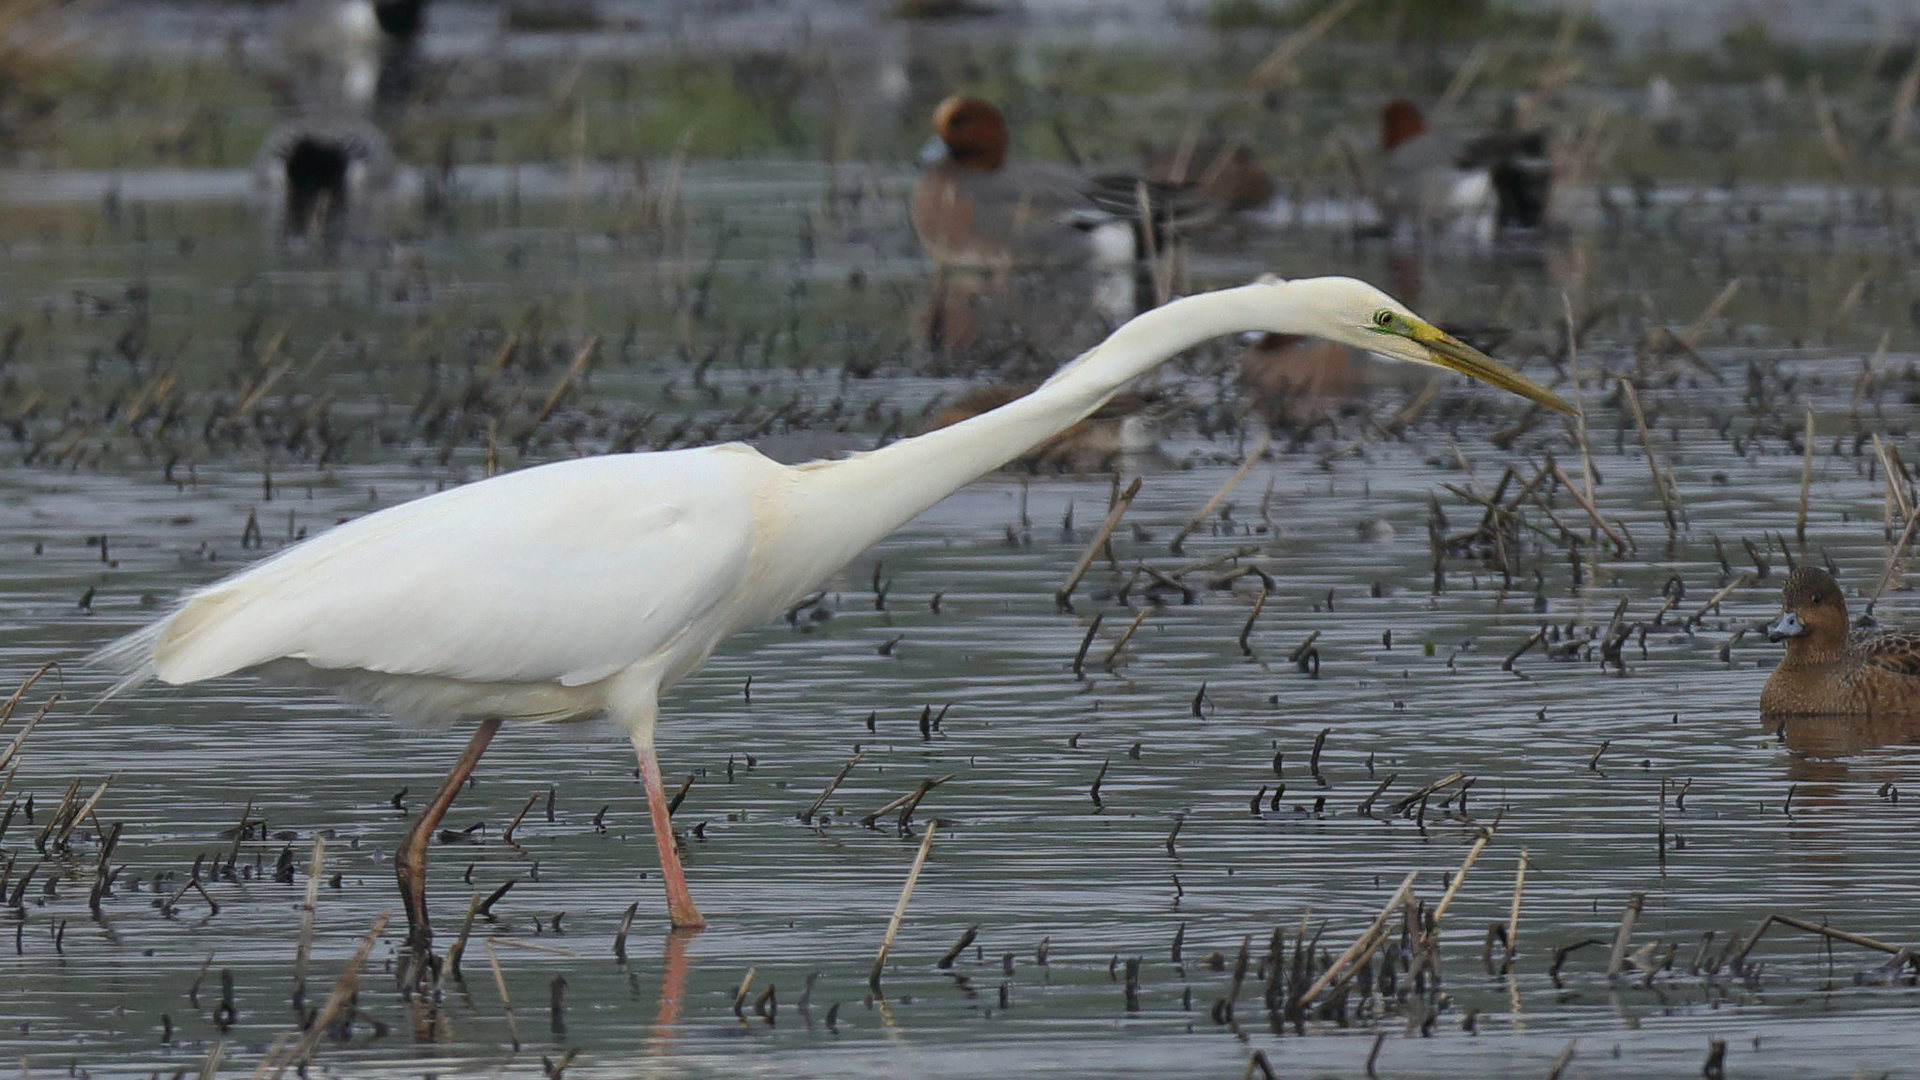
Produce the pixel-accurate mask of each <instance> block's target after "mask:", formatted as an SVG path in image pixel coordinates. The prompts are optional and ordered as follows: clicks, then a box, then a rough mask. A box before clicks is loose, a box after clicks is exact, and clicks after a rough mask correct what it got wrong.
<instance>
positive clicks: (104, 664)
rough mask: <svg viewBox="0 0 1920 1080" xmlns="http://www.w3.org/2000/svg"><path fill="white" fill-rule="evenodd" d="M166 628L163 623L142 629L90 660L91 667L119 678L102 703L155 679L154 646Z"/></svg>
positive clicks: (116, 642)
mask: <svg viewBox="0 0 1920 1080" xmlns="http://www.w3.org/2000/svg"><path fill="white" fill-rule="evenodd" d="M162 625H163V623H162V622H155V623H153V624H151V625H149V626H145V627H142V628H141V629H139V630H135V631H134V632H133V633H131V634H128V635H127V636H126V637H123V638H121V639H119V640H118V641H115V642H114V643H112V644H111V645H108V646H107V647H105V648H103V649H101V650H100V651H98V652H96V653H93V654H92V655H90V656H88V657H87V659H86V666H87V667H90V668H102V669H105V670H107V671H111V672H113V673H115V674H116V675H118V676H119V678H117V679H115V680H114V683H113V685H112V686H110V687H108V688H107V692H106V693H104V694H102V695H100V700H101V701H107V700H108V699H110V698H113V697H116V696H118V695H119V694H122V693H124V692H126V691H128V690H131V689H133V688H134V687H136V686H139V685H140V684H141V683H144V682H147V681H148V680H150V679H152V678H154V676H155V674H156V672H155V671H154V668H153V647H154V643H155V642H157V641H158V640H159V638H160V627H161V626H162Z"/></svg>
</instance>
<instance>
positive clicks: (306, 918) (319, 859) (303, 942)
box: [293, 835, 327, 1011]
mask: <svg viewBox="0 0 1920 1080" xmlns="http://www.w3.org/2000/svg"><path fill="white" fill-rule="evenodd" d="M326 857H327V840H326V837H324V836H318V835H316V836H315V837H314V838H313V861H312V862H310V863H308V864H307V896H306V899H304V900H302V901H301V902H300V941H299V943H298V944H297V945H295V946H294V950H293V1004H294V1007H295V1008H298V1009H301V1010H302V1011H305V1004H306V998H307V959H308V957H310V956H311V955H312V954H313V916H314V912H315V910H316V909H317V908H318V907H319V904H320V873H321V870H322V869H323V868H324V866H325V865H326Z"/></svg>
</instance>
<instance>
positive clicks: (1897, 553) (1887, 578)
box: [1867, 514, 1920, 609]
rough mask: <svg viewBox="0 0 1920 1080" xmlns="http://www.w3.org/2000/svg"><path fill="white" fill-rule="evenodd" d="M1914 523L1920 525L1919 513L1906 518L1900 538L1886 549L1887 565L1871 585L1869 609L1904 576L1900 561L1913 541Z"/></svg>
mask: <svg viewBox="0 0 1920 1080" xmlns="http://www.w3.org/2000/svg"><path fill="white" fill-rule="evenodd" d="M1916 525H1920V514H1913V515H1910V516H1909V517H1908V518H1907V527H1906V528H1904V529H1902V530H1900V539H1899V540H1897V541H1895V542H1894V545H1893V547H1891V548H1889V549H1887V566H1886V569H1884V570H1882V571H1880V581H1879V583H1877V584H1876V585H1874V587H1873V600H1872V601H1870V602H1869V603H1868V605H1867V606H1868V607H1869V609H1871V608H1872V606H1873V604H1875V603H1878V602H1879V600H1880V594H1881V593H1884V592H1886V591H1887V590H1888V589H1889V588H1892V587H1893V583H1894V582H1896V581H1899V580H1900V579H1901V578H1903V577H1905V576H1906V574H1905V573H1904V572H1902V571H1901V569H1900V562H1901V560H1902V559H1903V558H1905V556H1906V551H1907V545H1908V544H1911V543H1913V530H1914V527H1915V526H1916Z"/></svg>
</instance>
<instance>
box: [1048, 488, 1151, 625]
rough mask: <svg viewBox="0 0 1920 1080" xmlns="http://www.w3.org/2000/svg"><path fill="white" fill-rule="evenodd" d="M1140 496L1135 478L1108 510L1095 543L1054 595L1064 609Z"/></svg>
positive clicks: (1095, 534) (1096, 534)
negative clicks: (1095, 559) (1115, 528)
mask: <svg viewBox="0 0 1920 1080" xmlns="http://www.w3.org/2000/svg"><path fill="white" fill-rule="evenodd" d="M1138 494H1140V477H1137V476H1136V477H1134V478H1133V483H1131V484H1128V485H1127V489H1126V490H1125V491H1123V492H1121V493H1120V497H1119V498H1118V499H1115V500H1114V503H1113V505H1112V506H1111V507H1109V508H1108V510H1107V517H1106V520H1105V521H1102V522H1101V523H1100V529H1099V531H1098V532H1096V533H1094V534H1093V542H1092V543H1090V544H1088V545H1087V550H1086V551H1084V552H1082V553H1081V555H1080V561H1079V562H1077V563H1075V564H1074V566H1073V573H1071V574H1068V575H1067V583H1066V584H1065V585H1062V586H1060V591H1059V592H1056V593H1054V594H1053V598H1054V600H1055V601H1056V602H1057V603H1059V604H1060V605H1061V606H1062V607H1064V606H1066V604H1067V601H1068V600H1069V599H1071V598H1072V596H1073V590H1074V587H1075V586H1077V585H1079V584H1080V579H1081V578H1082V577H1084V576H1086V573H1087V568H1088V567H1089V566H1092V565H1093V560H1094V557H1095V556H1097V555H1098V554H1099V553H1100V549H1101V547H1103V546H1104V545H1105V544H1106V542H1107V538H1108V537H1110V536H1112V535H1113V530H1114V527H1115V526H1117V525H1119V524H1120V518H1121V517H1122V516H1123V515H1124V514H1126V512H1127V507H1129V506H1131V505H1132V504H1133V497H1134V496H1135V495H1138Z"/></svg>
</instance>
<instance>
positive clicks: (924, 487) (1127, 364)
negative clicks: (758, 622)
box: [779, 282, 1317, 595]
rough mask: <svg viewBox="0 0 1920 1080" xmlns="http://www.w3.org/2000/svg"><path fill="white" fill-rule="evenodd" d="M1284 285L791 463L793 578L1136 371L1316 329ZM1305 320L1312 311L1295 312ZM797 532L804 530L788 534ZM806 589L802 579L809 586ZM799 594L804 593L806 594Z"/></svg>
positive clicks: (1020, 446) (1177, 311)
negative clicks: (999, 393)
mask: <svg viewBox="0 0 1920 1080" xmlns="http://www.w3.org/2000/svg"><path fill="white" fill-rule="evenodd" d="M1287 287H1288V286H1287V285H1286V284H1284V283H1281V282H1263V283H1260V284H1254V285H1244V286H1241V287H1239V288H1235V289H1223V290H1220V291H1218V292H1210V293H1203V294H1201V295H1199V296H1190V297H1186V298H1184V299H1181V300H1175V301H1173V302H1172V303H1169V304H1167V305H1165V306H1163V307H1159V308H1156V309H1154V310H1152V311H1149V312H1146V313H1145V314H1142V315H1140V316H1138V317H1137V318H1135V319H1133V320H1132V321H1130V322H1128V323H1127V324H1126V325H1125V326H1122V327H1120V329H1118V330H1116V331H1114V332H1113V334H1112V335H1111V336H1110V337H1108V338H1107V340H1105V341H1103V342H1101V343H1100V344H1099V345H1097V346H1095V347H1094V348H1093V349H1091V350H1089V351H1087V352H1085V353H1083V354H1081V355H1080V357H1079V358H1077V359H1075V360H1074V361H1073V362H1071V363H1069V364H1067V365H1066V366H1065V367H1063V368H1061V369H1060V370H1059V371H1058V372H1055V373H1054V375H1053V377H1052V378H1050V379H1048V380H1047V381H1046V382H1045V383H1042V384H1041V385H1040V386H1039V387H1038V388H1037V389H1035V390H1034V391H1033V392H1032V393H1030V394H1028V395H1026V396H1025V397H1022V398H1019V399H1017V400H1014V401H1011V402H1008V403H1007V404H1005V405H1002V406H1001V407H999V408H997V409H994V410H992V411H990V412H985V413H981V414H980V415H978V416H975V417H972V418H970V419H967V420H963V421H961V422H960V423H957V424H954V425H952V426H950V427H944V428H940V429H938V430H936V431H929V432H927V433H926V434H924V435H918V436H915V437H913V438H911V439H902V440H901V441H899V442H896V443H893V444H892V445H890V446H886V447H882V448H881V449H879V450H873V451H870V452H868V453H864V454H858V455H855V456H853V457H850V458H846V459H843V460H840V461H822V462H812V463H809V464H806V465H800V466H797V467H795V469H794V480H795V483H794V486H793V488H792V491H791V497H792V498H794V499H795V502H794V511H795V512H794V513H793V514H791V515H789V516H788V521H790V522H791V523H792V529H791V531H790V532H789V536H788V539H789V541H794V540H797V541H801V542H800V543H798V544H795V543H792V542H788V543H785V544H782V545H779V546H780V547H781V548H783V549H784V550H785V551H795V550H796V549H798V550H804V551H805V552H806V553H807V554H806V555H805V556H804V557H805V559H806V561H807V564H808V566H807V567H806V568H805V569H806V570H813V571H815V573H806V572H804V571H803V569H802V568H801V567H793V568H791V569H792V571H793V573H794V575H795V577H796V578H797V577H805V578H807V579H808V580H809V581H811V582H818V581H820V580H822V579H824V578H825V577H826V576H827V575H829V574H831V573H833V572H834V571H836V570H838V569H839V568H840V567H842V566H844V565H846V563H847V562H848V561H850V560H852V559H853V558H854V556H856V555H858V554H859V553H860V552H862V551H864V550H866V549H867V548H868V547H869V546H871V545H872V544H873V543H874V542H876V541H878V540H879V539H881V538H882V537H884V536H886V535H887V534H889V533H891V532H893V531H894V530H895V529H898V528H899V527H900V526H902V525H904V524H906V523H907V522H908V521H911V520H912V519H913V518H914V517H915V515H917V514H919V513H921V512H922V511H924V510H926V509H927V508H928V507H931V506H933V505H934V504H935V503H937V502H939V501H940V500H941V499H944V498H946V497H947V496H948V495H950V494H952V493H953V492H954V491H957V490H958V489H960V488H961V487H963V486H965V485H966V484H967V483H968V482H970V481H972V480H974V479H976V478H978V477H980V476H983V475H985V474H986V473H989V472H992V471H993V470H995V469H998V468H1000V467H1001V466H1002V465H1005V464H1006V463H1007V462H1009V461H1012V460H1014V459H1015V458H1018V457H1020V456H1021V455H1022V454H1025V453H1026V452H1027V451H1029V450H1032V449H1033V448H1034V447H1036V446H1038V445H1040V444H1041V443H1043V442H1045V441H1047V440H1048V439H1050V438H1052V437H1053V436H1055V435H1058V434H1059V433H1060V432H1062V431H1065V430H1066V429H1067V428H1069V427H1072V426H1073V425H1074V424H1076V423H1078V422H1080V421H1081V420H1084V419H1086V417H1087V416H1089V415H1090V414H1092V413H1093V411H1094V410H1096V409H1098V408H1099V407H1100V406H1102V405H1104V404H1106V402H1107V400H1108V399H1110V398H1111V397H1113V395H1114V394H1115V393H1116V392H1118V391H1119V390H1120V388H1121V387H1123V386H1125V385H1126V384H1127V383H1128V382H1130V381H1131V380H1133V379H1134V378H1135V377H1136V376H1139V375H1141V374H1143V373H1145V372H1147V371H1150V370H1152V369H1153V368H1154V367H1156V366H1158V365H1159V364H1161V363H1163V362H1164V361H1166V360H1167V359H1169V358H1171V357H1173V356H1174V355H1176V354H1178V353H1180V352H1181V351H1183V350H1185V349H1188V348H1191V347H1193V346H1194V345H1198V344H1200V343H1201V342H1203V341H1207V340H1209V339H1211V338H1215V337H1219V336H1221V335H1223V334H1232V333H1238V332H1241V331H1248V330H1268V331H1274V332H1279V333H1289V332H1291V333H1314V332H1316V330H1317V327H1315V326H1309V325H1301V326H1297V327H1290V326H1287V325H1284V324H1285V323H1286V321H1287V320H1288V318H1289V308H1290V305H1288V304H1287V303H1285V301H1284V299H1283V295H1282V294H1283V290H1285V289H1286V288H1287ZM1291 317H1292V318H1294V319H1297V320H1298V321H1300V322H1301V323H1303V324H1305V323H1307V322H1308V321H1310V319H1311V316H1310V315H1309V314H1307V313H1305V312H1293V313H1292V314H1291ZM801 531H804V532H805V534H806V535H805V536H804V537H802V536H798V535H794V534H795V533H798V532H801ZM809 587H810V586H809ZM802 595H804V592H803V593H802Z"/></svg>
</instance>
